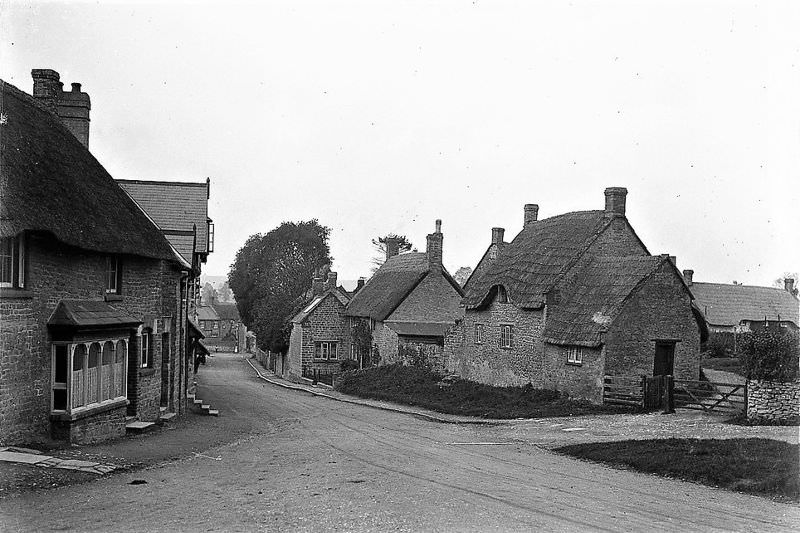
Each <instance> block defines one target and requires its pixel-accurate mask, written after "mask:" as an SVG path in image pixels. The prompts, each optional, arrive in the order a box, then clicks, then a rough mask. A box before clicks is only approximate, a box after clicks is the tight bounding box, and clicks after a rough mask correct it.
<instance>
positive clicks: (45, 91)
mask: <svg viewBox="0 0 800 533" xmlns="http://www.w3.org/2000/svg"><path fill="white" fill-rule="evenodd" d="M31 76H32V77H33V96H34V97H36V98H38V99H39V100H41V101H42V103H44V104H45V105H46V106H47V107H48V108H49V109H50V110H51V111H52V112H53V113H55V114H56V115H58V117H59V118H60V119H61V122H63V123H64V125H65V126H66V127H67V129H69V131H71V132H72V134H73V135H74V136H75V138H76V139H78V140H79V141H80V142H81V144H82V145H84V146H85V147H86V148H89V111H90V110H91V108H92V103H91V101H90V99H89V95H88V94H86V93H85V92H83V91H81V84H80V83H73V84H72V90H71V91H69V92H64V84H63V83H61V81H60V75H59V74H58V72H56V71H55V70H51V69H49V68H45V69H38V68H35V69H33V70H31Z"/></svg>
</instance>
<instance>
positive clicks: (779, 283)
mask: <svg viewBox="0 0 800 533" xmlns="http://www.w3.org/2000/svg"><path fill="white" fill-rule="evenodd" d="M787 278H791V279H793V280H794V283H795V286H797V284H798V283H799V282H800V280H798V279H797V272H784V273H783V276H781V277H779V278H777V279H776V280H775V281H773V282H772V286H773V287H778V288H779V289H782V288H783V287H784V284H783V280H785V279H787Z"/></svg>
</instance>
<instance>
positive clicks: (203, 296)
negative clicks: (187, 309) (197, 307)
mask: <svg viewBox="0 0 800 533" xmlns="http://www.w3.org/2000/svg"><path fill="white" fill-rule="evenodd" d="M215 301H219V297H218V295H217V289H215V288H214V286H213V285H211V284H210V283H208V282H206V284H205V285H203V288H202V289H200V304H201V305H211V304H213V303H214V302H215Z"/></svg>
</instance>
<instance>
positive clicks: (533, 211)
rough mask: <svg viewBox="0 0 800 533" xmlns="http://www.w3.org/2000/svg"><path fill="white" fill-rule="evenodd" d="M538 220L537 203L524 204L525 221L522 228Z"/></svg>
mask: <svg viewBox="0 0 800 533" xmlns="http://www.w3.org/2000/svg"><path fill="white" fill-rule="evenodd" d="M537 220H539V204H525V223H524V224H523V226H522V227H523V228H524V227H526V226H527V225H528V224H530V223H532V222H536V221H537Z"/></svg>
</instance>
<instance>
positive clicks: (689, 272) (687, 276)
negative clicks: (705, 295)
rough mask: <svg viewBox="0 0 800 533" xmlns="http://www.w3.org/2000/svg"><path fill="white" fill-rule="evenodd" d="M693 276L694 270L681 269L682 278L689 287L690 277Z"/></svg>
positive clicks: (690, 284) (690, 283)
mask: <svg viewBox="0 0 800 533" xmlns="http://www.w3.org/2000/svg"><path fill="white" fill-rule="evenodd" d="M693 276H694V270H688V269H687V270H684V271H683V279H684V281H686V284H687V285H688V286H689V287H691V286H692V277H693Z"/></svg>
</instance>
